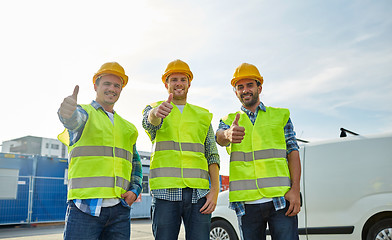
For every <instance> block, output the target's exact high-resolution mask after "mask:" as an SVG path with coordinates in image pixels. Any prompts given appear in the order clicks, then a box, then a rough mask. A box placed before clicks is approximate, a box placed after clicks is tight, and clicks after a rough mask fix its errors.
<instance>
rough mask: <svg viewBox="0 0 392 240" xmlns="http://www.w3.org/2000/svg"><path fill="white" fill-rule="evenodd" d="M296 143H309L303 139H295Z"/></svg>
mask: <svg viewBox="0 0 392 240" xmlns="http://www.w3.org/2000/svg"><path fill="white" fill-rule="evenodd" d="M297 141H298V142H303V143H309V141H308V140H303V139H300V138H297Z"/></svg>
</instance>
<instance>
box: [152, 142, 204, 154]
mask: <svg viewBox="0 0 392 240" xmlns="http://www.w3.org/2000/svg"><path fill="white" fill-rule="evenodd" d="M153 149H154V152H156V151H165V150H175V151H180V150H182V151H188V152H200V153H203V154H204V145H203V144H200V143H181V149H180V143H178V142H175V141H162V142H156V143H155V144H154V147H153Z"/></svg>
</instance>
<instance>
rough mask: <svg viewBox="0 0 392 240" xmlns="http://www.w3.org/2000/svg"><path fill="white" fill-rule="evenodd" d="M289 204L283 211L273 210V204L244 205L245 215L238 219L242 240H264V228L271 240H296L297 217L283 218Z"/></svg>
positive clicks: (287, 204) (287, 203)
mask: <svg viewBox="0 0 392 240" xmlns="http://www.w3.org/2000/svg"><path fill="white" fill-rule="evenodd" d="M288 208H289V202H288V201H286V207H285V208H284V209H281V210H278V211H276V210H275V207H274V204H273V202H272V201H271V202H267V203H260V204H245V215H243V216H241V217H238V223H239V225H240V229H241V235H242V239H243V240H265V239H266V227H267V223H268V229H269V231H270V234H271V238H272V239H273V240H298V239H299V237H298V218H297V216H294V217H288V216H285V213H286V212H287V209H288Z"/></svg>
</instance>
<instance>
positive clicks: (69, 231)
mask: <svg viewBox="0 0 392 240" xmlns="http://www.w3.org/2000/svg"><path fill="white" fill-rule="evenodd" d="M130 213H131V212H130V210H129V208H126V207H124V206H123V205H122V204H121V203H119V204H117V205H115V206H113V207H103V208H102V209H101V214H100V215H99V217H94V216H91V215H89V214H87V213H84V212H82V211H80V210H79V209H78V208H77V207H76V206H75V204H74V202H73V201H69V203H68V208H67V214H66V216H65V229H64V239H65V240H74V239H78V240H96V239H105V240H112V239H113V240H114V239H118V240H122V239H124V240H125V239H126V240H129V238H130V236H131V226H130V225H131V216H130V215H131V214H130Z"/></svg>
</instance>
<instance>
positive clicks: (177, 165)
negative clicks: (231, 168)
mask: <svg viewBox="0 0 392 240" xmlns="http://www.w3.org/2000/svg"><path fill="white" fill-rule="evenodd" d="M192 79H193V74H192V72H191V71H190V69H189V66H188V64H186V63H185V62H183V61H181V60H175V61H172V62H170V63H169V64H168V66H167V68H166V71H165V73H164V74H163V76H162V81H163V83H164V85H165V87H166V89H167V92H168V94H169V96H168V99H167V100H166V101H159V102H156V103H153V104H150V105H148V106H147V107H146V108H145V109H144V111H143V128H144V129H145V130H146V132H147V134H148V135H149V137H150V139H151V141H152V143H153V146H154V150H153V153H152V156H151V166H150V179H149V181H150V188H151V194H152V196H153V205H152V209H153V212H152V221H153V223H152V230H153V234H154V237H155V239H156V240H160V239H162V240H175V239H177V238H178V233H179V230H180V226H181V220H182V221H183V222H184V226H185V232H186V239H187V240H190V239H195V240H208V239H210V237H209V231H210V224H211V213H212V212H213V211H214V210H215V207H216V202H217V197H218V192H219V163H220V162H219V155H218V150H217V147H216V143H215V138H214V132H213V129H212V126H211V120H212V114H211V113H210V112H209V111H208V110H207V109H204V108H202V107H199V106H196V105H193V104H189V103H187V94H188V90H189V87H190V86H191V81H192ZM209 181H211V188H210V187H209V184H210V183H209Z"/></svg>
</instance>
